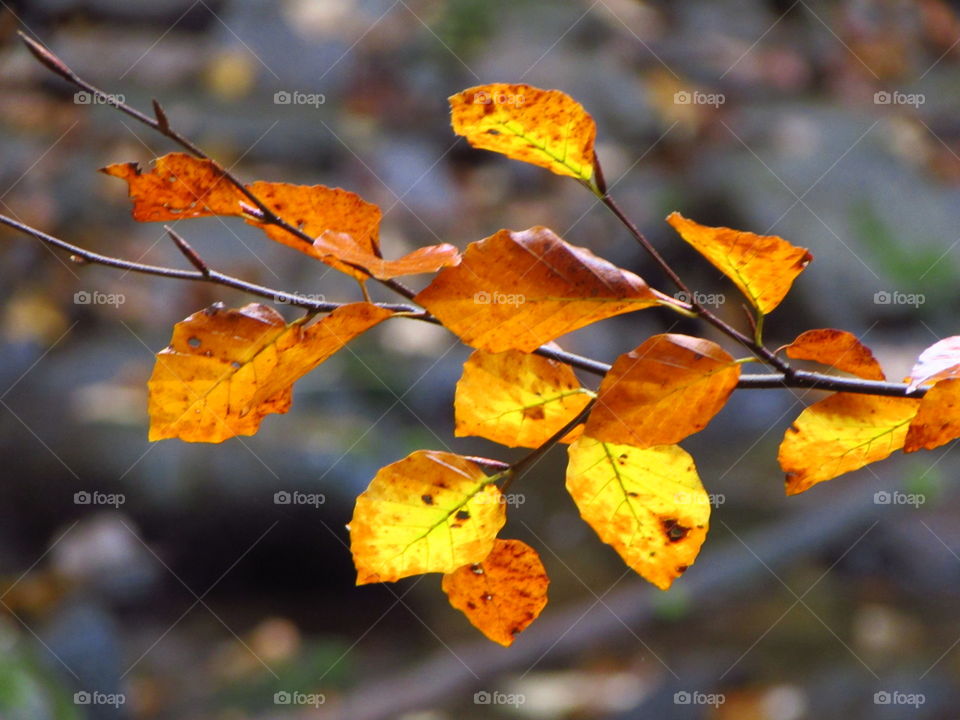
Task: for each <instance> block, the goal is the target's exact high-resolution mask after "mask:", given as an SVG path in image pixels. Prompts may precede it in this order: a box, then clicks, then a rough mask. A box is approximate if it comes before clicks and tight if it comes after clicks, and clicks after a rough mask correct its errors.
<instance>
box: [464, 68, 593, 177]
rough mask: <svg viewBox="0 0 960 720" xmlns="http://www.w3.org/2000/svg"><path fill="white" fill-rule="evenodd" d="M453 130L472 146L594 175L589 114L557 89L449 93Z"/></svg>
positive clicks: (563, 171) (495, 87)
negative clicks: (450, 94)
mask: <svg viewBox="0 0 960 720" xmlns="http://www.w3.org/2000/svg"><path fill="white" fill-rule="evenodd" d="M450 115H451V120H452V123H453V131H454V132H455V133H456V134H457V135H462V136H464V137H465V138H467V140H468V141H469V143H470V144H471V145H473V147H475V148H481V149H483V150H492V151H493V152H498V153H502V154H504V155H506V156H507V157H509V158H513V159H514V160H522V161H524V162H528V163H531V164H533V165H539V166H540V167H545V168H547V169H548V170H551V171H553V172H555V173H557V174H558V175H569V176H570V177H575V178H578V179H579V180H583V181H585V182H589V181H590V179H591V178H592V177H593V165H594V155H593V144H594V140H595V138H596V134H597V127H596V124H595V123H594V122H593V118H592V117H590V115H589V114H588V113H587V111H586V110H584V109H583V106H582V105H581V104H580V103H578V102H577V101H576V100H574V99H573V98H572V97H570V96H569V95H567V94H566V93H563V92H560V91H559V90H541V89H540V88H535V87H532V86H530V85H510V84H506V83H495V84H492V85H478V86H477V87H472V88H468V89H466V90H464V91H463V92H460V93H457V94H456V95H452V96H451V97H450Z"/></svg>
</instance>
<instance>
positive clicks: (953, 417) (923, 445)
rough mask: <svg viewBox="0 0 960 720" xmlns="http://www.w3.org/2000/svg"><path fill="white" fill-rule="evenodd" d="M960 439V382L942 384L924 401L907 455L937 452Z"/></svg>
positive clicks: (909, 434) (909, 435)
mask: <svg viewBox="0 0 960 720" xmlns="http://www.w3.org/2000/svg"><path fill="white" fill-rule="evenodd" d="M958 437H960V380H941V381H940V382H938V383H937V384H936V385H934V386H933V387H932V388H930V389H929V390H927V394H926V395H924V396H923V397H922V398H921V400H920V410H919V411H918V412H917V416H916V417H915V418H914V419H913V422H911V423H910V429H909V430H908V431H907V439H906V442H905V444H904V446H903V451H904V452H915V451H917V450H933V449H934V448H937V447H940V446H941V445H946V444H947V443H948V442H950V441H951V440H956V439H957V438H958Z"/></svg>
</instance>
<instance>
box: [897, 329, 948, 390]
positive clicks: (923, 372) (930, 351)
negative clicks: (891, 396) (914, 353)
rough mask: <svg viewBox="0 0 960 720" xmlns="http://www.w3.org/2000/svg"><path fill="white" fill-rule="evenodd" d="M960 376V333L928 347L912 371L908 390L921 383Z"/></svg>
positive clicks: (914, 388) (915, 387)
mask: <svg viewBox="0 0 960 720" xmlns="http://www.w3.org/2000/svg"><path fill="white" fill-rule="evenodd" d="M955 377H960V335H953V336H952V337H948V338H944V339H943V340H940V341H939V342H935V343H934V344H933V345H931V346H930V347H928V348H927V349H926V350H924V351H923V352H922V353H920V357H918V358H917V362H916V363H915V364H914V366H913V369H912V370H911V371H910V378H909V379H910V384H909V387H908V388H907V389H908V391H910V390H916V389H917V388H918V387H920V386H921V385H926V384H929V383H933V382H936V381H937V380H945V379H947V378H955Z"/></svg>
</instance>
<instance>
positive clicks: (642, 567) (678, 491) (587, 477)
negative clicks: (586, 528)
mask: <svg viewBox="0 0 960 720" xmlns="http://www.w3.org/2000/svg"><path fill="white" fill-rule="evenodd" d="M567 490H568V491H569V492H570V495H571V496H573V500H574V502H576V504H577V507H578V508H579V509H580V515H581V517H583V519H584V520H585V521H586V522H587V524H588V525H590V527H592V528H593V529H594V531H596V533H597V535H599V536H600V539H601V540H603V541H604V542H605V543H607V544H609V545H612V546H613V549H614V550H616V551H617V552H618V553H619V554H620V557H622V558H623V560H624V562H626V564H627V565H628V566H629V567H631V568H632V569H633V570H635V571H636V572H637V573H639V574H640V575H641V576H643V577H644V578H646V579H647V580H649V581H650V582H652V583H653V584H654V585H656V586H657V587H658V588H660V589H661V590H666V589H667V588H669V587H670V585H671V584H672V583H673V581H674V580H675V579H676V578H678V577H679V576H680V575H682V574H683V572H684V571H685V570H686V569H687V567H688V566H690V565H692V564H693V561H694V560H695V559H696V557H697V554H698V553H699V552H700V546H701V545H702V544H703V541H704V540H705V539H706V536H707V528H708V527H709V523H710V499H709V496H708V495H707V494H706V492H705V491H704V489H703V485H701V484H700V478H699V476H698V475H697V469H696V467H695V466H694V463H693V458H691V457H690V456H689V455H688V454H687V453H686V452H685V451H684V450H683V449H682V448H680V447H679V446H677V445H662V446H659V447H653V448H645V449H641V448H636V447H632V446H630V445H617V444H613V443H604V442H600V441H599V440H595V439H594V438H592V437H589V436H588V435H583V436H581V437H580V438H579V439H578V440H577V441H576V442H575V443H573V445H571V446H570V463H569V465H568V466H567Z"/></svg>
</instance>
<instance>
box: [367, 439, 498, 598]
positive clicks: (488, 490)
mask: <svg viewBox="0 0 960 720" xmlns="http://www.w3.org/2000/svg"><path fill="white" fill-rule="evenodd" d="M495 480H496V476H488V475H486V474H485V473H484V472H483V470H481V469H480V466H479V465H477V464H476V463H474V462H472V461H470V460H468V459H467V458H464V457H461V456H459V455H454V454H453V453H447V452H438V451H433V450H418V451H417V452H415V453H412V454H411V455H408V456H407V457H406V458H404V459H403V460H400V461H399V462H395V463H392V464H391V465H387V466H386V467H384V468H381V470H380V472H378V473H377V475H376V477H374V478H373V481H372V482H371V483H370V486H369V487H368V488H367V489H366V490H364V491H363V492H362V493H361V494H360V496H359V497H357V504H356V506H355V508H354V511H353V519H352V520H351V521H350V525H349V529H350V550H351V552H352V553H353V562H354V565H355V566H356V568H357V585H364V584H366V583H373V582H393V581H395V580H399V579H400V578H404V577H407V576H409V575H418V574H420V573H428V572H442V573H450V572H453V571H454V570H456V569H457V568H459V567H462V566H464V565H469V564H471V563H479V562H481V561H483V559H484V558H486V557H487V555H489V554H490V551H491V550H492V549H493V543H494V540H495V539H496V536H497V533H498V532H500V528H502V527H503V524H504V523H505V522H506V510H505V505H504V503H503V497H502V496H501V494H500V491H499V490H498V489H497V487H496V486H495V485H494V484H493V483H494V481H495Z"/></svg>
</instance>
